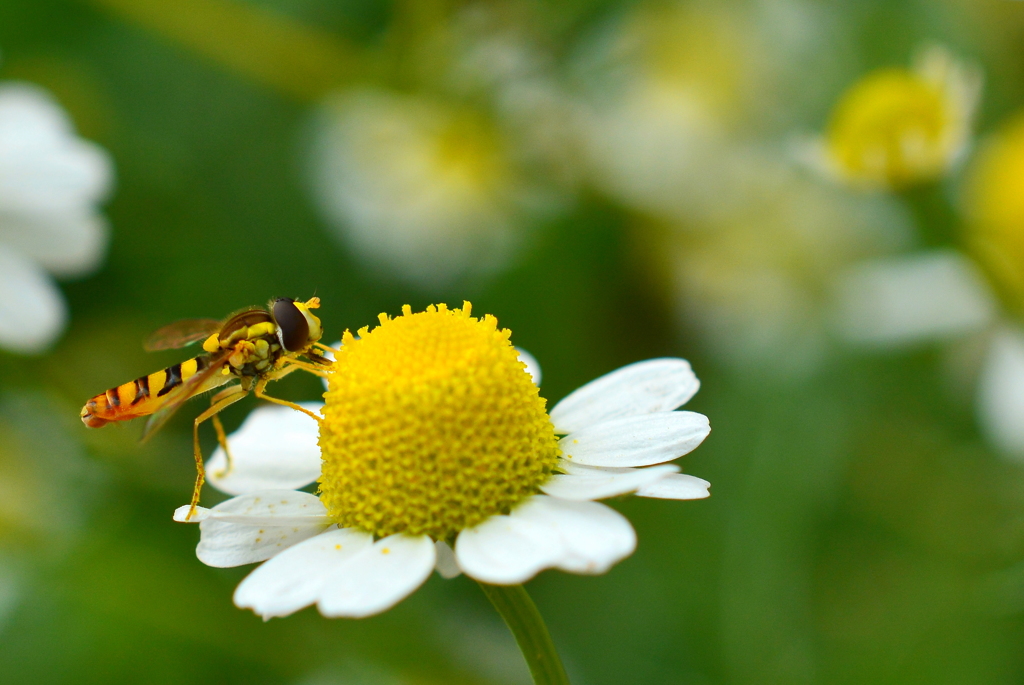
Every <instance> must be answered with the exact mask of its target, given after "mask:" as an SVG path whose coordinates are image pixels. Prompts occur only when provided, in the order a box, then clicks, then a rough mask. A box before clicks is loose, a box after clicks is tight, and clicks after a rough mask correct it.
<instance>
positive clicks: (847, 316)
mask: <svg viewBox="0 0 1024 685" xmlns="http://www.w3.org/2000/svg"><path fill="white" fill-rule="evenodd" d="M836 292H837V307H836V308H837V314H838V325H839V328H840V331H841V332H842V334H843V335H844V336H845V337H846V338H847V339H849V340H851V341H853V342H857V343H863V344H871V345H905V344H910V343H915V342H920V341H928V340H934V339H937V338H948V337H950V336H956V335H962V334H964V333H969V332H971V331H976V330H979V329H981V328H983V327H985V326H986V325H988V324H989V323H990V322H991V321H992V320H993V318H994V316H995V312H996V302H995V296H994V295H993V294H992V291H991V289H990V288H989V287H988V285H987V284H986V283H985V279H984V277H983V276H982V275H981V273H980V271H979V270H978V268H977V267H976V266H975V265H974V264H973V263H972V262H971V261H970V260H969V259H967V258H966V257H964V256H963V255H962V254H960V253H959V252H954V251H951V250H942V251H935V252H932V253H930V254H925V255H920V256H914V257H901V258H887V259H878V260H872V261H869V262H864V263H862V264H860V265H858V266H856V267H854V268H853V269H851V270H849V271H848V272H847V273H845V274H844V275H843V276H842V277H840V279H839V281H838V285H837V291H836Z"/></svg>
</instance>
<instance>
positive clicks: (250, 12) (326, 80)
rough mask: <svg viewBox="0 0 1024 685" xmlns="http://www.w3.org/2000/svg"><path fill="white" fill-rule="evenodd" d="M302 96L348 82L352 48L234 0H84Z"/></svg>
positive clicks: (355, 64)
mask: <svg viewBox="0 0 1024 685" xmlns="http://www.w3.org/2000/svg"><path fill="white" fill-rule="evenodd" d="M83 1H84V2H86V3H88V4H92V5H95V6H97V7H100V8H102V9H105V10H107V11H109V12H112V13H114V14H116V15H118V16H120V17H122V18H123V19H125V20H127V21H129V22H131V23H133V24H136V25H138V26H142V27H145V28H146V29H149V30H150V31H153V32H154V33H157V34H159V35H161V36H164V37H165V38H168V39H170V40H173V41H175V42H177V43H179V44H181V45H184V46H186V47H188V48H189V49H191V50H193V51H194V52H196V53H198V54H201V55H204V56H205V57H207V58H208V59H210V60H212V61H214V62H216V63H217V64H220V65H221V66H224V67H227V68H229V69H232V70H234V71H237V72H239V73H242V74H245V75H246V76H248V77H249V78H251V79H253V80H255V81H258V82H260V83H263V84H265V85H268V86H271V87H273V88H275V89H277V90H278V91H280V92H282V93H284V94H286V95H290V96H292V97H295V98H297V99H299V100H303V101H317V100H319V99H321V98H322V97H323V96H324V95H325V94H326V93H329V92H331V91H332V90H333V89H335V88H338V87H339V86H343V85H346V84H348V83H350V82H351V81H352V79H353V78H354V76H355V74H356V73H357V72H358V71H359V69H361V68H362V66H361V65H360V63H359V59H358V57H357V56H356V52H355V51H354V50H353V48H352V47H351V46H350V45H349V44H348V43H347V42H345V41H344V40H342V39H340V38H338V37H337V36H334V35H332V34H331V33H329V32H327V31H324V30H322V29H318V28H316V27H314V26H310V25H308V24H304V23H302V22H300V21H297V20H295V19H292V18H290V17H288V16H286V15H284V14H280V13H276V12H273V11H271V10H268V9H263V8H262V7H260V6H258V5H256V4H252V3H248V2H242V1H239V0H83Z"/></svg>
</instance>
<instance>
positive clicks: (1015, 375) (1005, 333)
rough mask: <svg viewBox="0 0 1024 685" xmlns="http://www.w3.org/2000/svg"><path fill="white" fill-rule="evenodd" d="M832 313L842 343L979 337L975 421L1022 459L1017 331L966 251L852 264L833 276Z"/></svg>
mask: <svg viewBox="0 0 1024 685" xmlns="http://www.w3.org/2000/svg"><path fill="white" fill-rule="evenodd" d="M836 315H837V324H838V329H839V331H840V333H841V334H842V335H844V337H845V338H846V339H847V340H848V341H849V342H851V343H854V344H859V345H869V346H871V347H872V348H874V349H881V348H905V347H907V346H909V345H912V344H927V343H933V342H956V341H957V340H972V341H975V342H976V343H978V344H979V345H980V347H981V348H982V350H983V351H982V354H981V358H980V359H979V360H978V362H977V363H976V364H975V368H974V369H972V374H971V375H972V376H973V378H974V383H975V385H976V391H975V393H976V396H975V409H976V412H977V418H978V425H979V427H980V429H981V431H982V433H983V435H984V436H985V437H986V439H987V440H988V441H989V443H990V444H992V446H994V447H995V448H996V449H998V450H999V451H1000V452H1001V453H1002V454H1003V455H1005V456H1007V457H1009V458H1012V459H1015V460H1020V461H1024V332H1022V331H1021V330H1020V328H1019V326H1016V325H1014V324H1012V323H1010V322H1009V321H1008V320H1007V319H1006V315H1005V313H1004V312H1003V311H1002V310H1001V309H1000V307H999V304H998V299H997V298H996V296H995V294H994V293H993V292H992V290H991V289H990V287H989V285H988V283H987V282H986V281H985V279H984V277H983V275H982V272H981V270H980V269H979V268H978V267H977V266H976V265H975V264H974V262H972V261H971V260H970V259H969V258H968V257H967V256H965V255H963V254H962V253H959V252H956V251H954V250H936V251H933V252H930V253H918V254H914V255H911V256H907V257H903V258H886V259H884V260H876V261H869V262H864V263H862V264H858V265H856V266H855V267H853V268H851V269H850V270H849V271H848V272H847V274H845V275H844V277H842V278H841V279H840V280H839V285H838V288H837V306H836Z"/></svg>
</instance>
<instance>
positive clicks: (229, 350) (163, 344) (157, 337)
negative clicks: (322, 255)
mask: <svg viewBox="0 0 1024 685" xmlns="http://www.w3.org/2000/svg"><path fill="white" fill-rule="evenodd" d="M319 306H320V299H319V298H317V297H314V298H312V299H310V300H308V301H306V302H296V301H295V300H291V299H288V298H279V299H276V300H271V302H270V304H269V305H268V306H267V308H266V309H263V308H261V307H252V308H249V309H244V310H242V311H240V312H238V313H236V314H232V315H231V316H230V317H228V318H227V319H226V320H225V321H216V320H213V319H186V320H184V321H178V322H176V323H173V324H170V325H169V326H165V327H163V328H161V329H160V330H158V331H156V332H155V333H154V334H153V335H151V336H150V337H149V338H148V339H147V340H146V343H145V348H146V349H147V350H151V351H152V350H169V349H176V348H181V347H185V346H186V345H189V344H191V343H194V342H198V341H199V340H204V339H205V340H204V342H203V350H204V354H200V355H198V356H196V357H193V358H192V359H189V360H187V361H184V362H181V363H180V364H175V365H173V366H170V367H168V368H166V369H164V370H163V371H157V372H156V373H151V374H149V375H148V376H142V377H141V378H136V379H135V380H134V381H131V382H129V383H125V384H124V385H119V386H117V387H116V388H111V389H109V390H107V391H106V392H104V393H100V394H99V395H96V396H95V397H93V398H92V399H91V400H89V401H88V402H86V404H85V406H84V407H82V413H81V416H82V422H83V423H85V425H86V426H88V427H90V428H99V427H101V426H105V425H106V424H108V423H111V422H113V421H128V420H131V419H135V418H138V417H140V416H149V417H150V418H149V421H148V422H147V423H146V427H145V429H144V430H143V433H142V439H143V440H146V439H147V438H149V436H151V435H153V433H155V432H156V431H157V430H159V429H160V427H161V426H163V425H164V424H165V423H167V420H168V419H170V418H171V416H172V415H173V414H174V412H176V411H177V410H178V409H179V408H180V407H181V406H182V405H183V404H184V403H185V402H187V401H188V400H189V399H191V398H193V397H195V396H197V395H200V394H202V393H204V392H206V391H208V390H213V389H214V388H219V387H221V386H222V385H227V384H228V383H232V382H233V381H237V383H233V384H232V385H231V386H230V387H228V388H225V389H224V390H221V391H220V392H218V393H216V394H215V395H213V396H212V397H211V398H210V407H209V408H208V409H206V411H204V412H203V413H201V414H200V415H199V416H197V417H196V419H195V422H194V423H193V429H192V448H193V452H194V453H195V459H196V469H197V471H198V475H197V476H196V485H195V490H194V491H193V493H192V505H191V507H190V508H189V513H188V516H187V517H186V520H187V519H190V518H191V517H192V516H193V515H194V514H195V511H196V505H197V504H198V503H199V492H200V490H201V489H202V487H203V482H204V481H205V479H206V474H205V471H204V469H203V455H202V452H201V451H200V448H199V424H201V423H203V422H204V421H206V420H207V419H213V426H214V429H215V430H216V432H217V440H218V441H219V443H220V445H221V447H222V448H223V449H224V452H225V454H226V455H227V457H228V469H229V470H230V468H231V466H230V465H231V453H230V452H229V451H228V445H227V437H226V436H225V434H224V426H223V425H222V424H221V421H220V417H218V416H217V414H218V413H219V412H220V411H222V410H223V409H224V408H226V407H228V406H229V405H232V404H234V403H235V402H237V401H239V400H240V399H242V398H243V397H245V396H246V395H248V394H249V393H250V392H252V393H253V394H254V395H256V397H258V398H260V399H263V400H267V401H268V402H273V403H275V404H281V405H284V406H286V407H291V408H292V409H296V410H298V411H301V412H304V413H306V414H308V415H309V416H312V417H313V418H314V419H316V420H317V421H320V417H319V416H317V415H316V414H313V413H312V412H310V411H308V410H306V409H304V408H303V407H301V406H299V405H297V404H295V403H294V402H288V401H287V400H282V399H278V398H276V397H270V396H268V395H267V394H266V393H265V392H264V390H265V388H266V386H267V383H269V382H270V381H274V380H277V379H279V378H282V377H284V376H287V375H288V374H289V373H291V372H292V371H295V370H296V369H304V370H306V371H309V372H310V373H314V374H316V375H319V376H323V375H325V373H326V369H327V368H328V367H330V364H331V362H330V360H329V359H328V358H326V357H324V356H323V355H321V354H320V353H319V352H318V351H317V348H319V349H320V350H325V351H330V350H331V348H330V347H328V346H326V345H322V344H321V343H320V342H319V340H320V337H321V335H322V334H323V329H322V328H321V325H320V319H318V318H317V317H315V316H314V315H313V314H312V313H311V312H310V310H311V309H316V308H317V307H319ZM303 358H304V359H303Z"/></svg>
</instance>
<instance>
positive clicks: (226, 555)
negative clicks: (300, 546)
mask: <svg viewBox="0 0 1024 685" xmlns="http://www.w3.org/2000/svg"><path fill="white" fill-rule="evenodd" d="M332 523H333V521H331V519H330V518H329V517H328V516H327V510H326V509H325V508H324V505H323V504H321V503H320V500H319V498H317V497H316V496H314V495H310V494H309V493H306V492H295V491H294V490H270V491H265V492H256V493H253V494H250V495H242V496H241V497H235V498H233V499H229V500H228V501H226V502H221V503H220V504H218V505H217V506H215V507H213V508H212V509H211V510H210V513H209V515H208V516H207V518H206V519H205V520H204V521H203V522H202V523H200V524H199V530H200V532H201V535H200V539H199V546H198V547H196V556H197V557H199V560H200V561H202V562H203V563H204V564H206V565H207V566H217V567H228V566H241V565H242V564H251V563H253V562H255V561H263V560H264V559H269V558H270V557H272V556H274V555H275V554H277V553H279V552H281V551H283V550H284V549H286V548H288V547H291V546H292V545H294V544H295V543H297V542H302V541H303V540H305V539H307V538H311V537H313V536H314V535H317V534H318V533H321V532H322V531H323V530H324V529H326V528H327V527H328V526H330V525H332Z"/></svg>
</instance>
